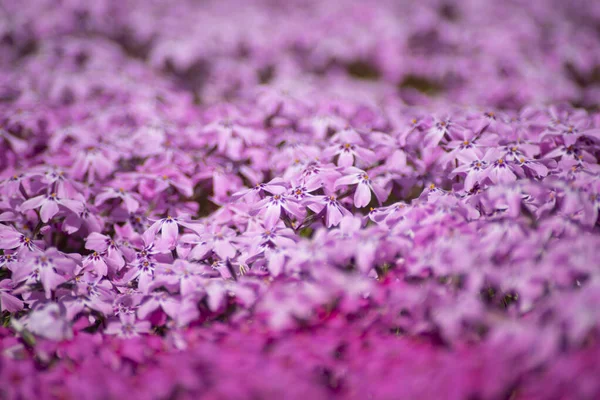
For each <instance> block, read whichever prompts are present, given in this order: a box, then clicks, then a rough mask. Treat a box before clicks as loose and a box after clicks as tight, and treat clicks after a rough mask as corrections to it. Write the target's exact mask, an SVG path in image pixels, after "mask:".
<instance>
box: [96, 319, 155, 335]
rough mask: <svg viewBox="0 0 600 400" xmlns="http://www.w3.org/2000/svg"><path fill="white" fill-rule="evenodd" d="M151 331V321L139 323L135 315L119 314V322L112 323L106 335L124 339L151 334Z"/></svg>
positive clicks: (105, 331) (107, 328) (106, 330)
mask: <svg viewBox="0 0 600 400" xmlns="http://www.w3.org/2000/svg"><path fill="white" fill-rule="evenodd" d="M151 329H152V325H151V324H150V322H149V321H137V320H136V317H135V315H133V314H119V321H113V322H110V323H109V324H108V326H107V327H106V329H105V330H104V333H106V334H107V335H117V336H119V337H122V338H132V337H136V336H139V335H140V334H145V333H150V331H151Z"/></svg>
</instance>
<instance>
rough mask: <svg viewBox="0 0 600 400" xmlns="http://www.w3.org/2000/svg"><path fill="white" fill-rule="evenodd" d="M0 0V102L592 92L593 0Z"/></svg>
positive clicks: (492, 102)
mask: <svg viewBox="0 0 600 400" xmlns="http://www.w3.org/2000/svg"><path fill="white" fill-rule="evenodd" d="M0 4H1V7H0V68H1V70H2V74H1V76H0V88H1V89H0V97H1V100H2V101H8V100H14V99H17V98H19V97H20V96H32V92H35V96H40V98H42V99H44V100H45V101H50V102H63V103H64V102H67V103H68V102H73V101H76V100H77V99H81V98H86V97H87V96H91V95H93V94H94V93H97V92H98V91H99V90H102V91H104V92H106V91H110V90H115V92H118V91H123V90H125V88H128V87H129V88H130V87H132V85H134V86H135V85H141V86H142V87H143V86H144V85H147V84H148V82H153V83H152V84H153V85H154V84H156V82H157V81H158V80H161V79H163V80H164V82H165V85H176V87H177V88H181V89H184V90H186V91H189V93H190V94H191V95H192V96H193V98H194V101H195V102H196V103H198V104H211V103H215V102H218V101H221V100H231V99H235V98H239V97H240V96H245V95H247V94H249V93H251V92H253V91H254V90H257V88H261V87H264V86H265V85H268V86H269V87H272V88H276V89H277V90H282V91H285V92H286V93H292V94H294V93H296V92H302V91H307V90H310V88H317V89H318V90H327V91H331V92H333V93H338V92H339V93H340V95H348V94H349V93H350V94H352V95H353V96H363V97H364V100H365V101H374V102H380V101H383V99H385V98H387V97H389V96H400V98H401V99H402V100H403V101H404V102H407V103H409V104H437V103H440V102H442V103H452V104H461V105H472V104H477V105H479V106H493V107H498V108H501V109H517V108H520V107H522V106H523V105H525V104H540V103H544V104H545V103H551V102H569V103H571V104H574V105H576V106H581V107H586V108H588V109H595V108H597V107H598V103H599V100H600V2H598V1H593V0H569V1H563V0H507V1H481V0H463V1H450V0H424V1H403V0H377V1H353V0H335V1H322V0H288V1H275V0H249V1H239V0H219V1H200V0H178V1H165V0H162V1H156V0H98V1H82V0H28V1H15V0H3V1H2V2H1V3H0ZM365 88H368V90H364V89H365ZM136 90H143V89H141V88H137V86H136Z"/></svg>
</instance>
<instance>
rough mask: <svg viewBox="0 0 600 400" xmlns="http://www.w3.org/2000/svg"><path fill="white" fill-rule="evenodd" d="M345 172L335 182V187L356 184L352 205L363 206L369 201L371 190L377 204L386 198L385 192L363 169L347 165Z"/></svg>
mask: <svg viewBox="0 0 600 400" xmlns="http://www.w3.org/2000/svg"><path fill="white" fill-rule="evenodd" d="M345 172H346V174H348V175H346V176H344V177H342V178H339V179H338V180H337V181H336V182H335V187H336V188H337V187H339V186H347V185H355V184H356V185H357V186H356V190H355V192H354V205H355V206H356V207H364V206H366V205H368V204H369V203H370V202H371V191H372V192H373V193H375V197H377V201H379V204H381V203H382V202H383V201H384V200H385V199H386V198H387V194H386V193H385V191H384V190H383V188H381V187H380V186H379V185H378V184H377V183H375V182H373V181H372V180H371V178H370V177H369V175H368V174H367V173H366V172H365V171H363V170H361V169H358V168H354V167H349V168H347V169H346V171H345Z"/></svg>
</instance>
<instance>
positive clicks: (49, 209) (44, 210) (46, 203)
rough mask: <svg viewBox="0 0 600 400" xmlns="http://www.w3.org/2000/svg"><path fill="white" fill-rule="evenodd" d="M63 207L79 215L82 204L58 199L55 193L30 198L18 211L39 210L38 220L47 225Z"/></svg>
mask: <svg viewBox="0 0 600 400" xmlns="http://www.w3.org/2000/svg"><path fill="white" fill-rule="evenodd" d="M59 206H63V207H64V208H66V209H67V210H69V211H71V212H73V213H75V214H79V213H81V212H82V211H83V204H82V203H81V202H80V201H77V200H70V199H60V198H58V195H57V194H56V193H51V194H49V195H40V196H36V197H32V198H31V199H29V200H26V201H25V202H23V204H21V207H20V210H21V211H22V212H23V211H28V210H33V209H35V208H38V207H39V208H40V218H41V220H42V222H44V223H47V222H48V221H49V220H51V219H52V218H53V217H54V216H55V215H56V214H58V212H59V211H60V207H59Z"/></svg>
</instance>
